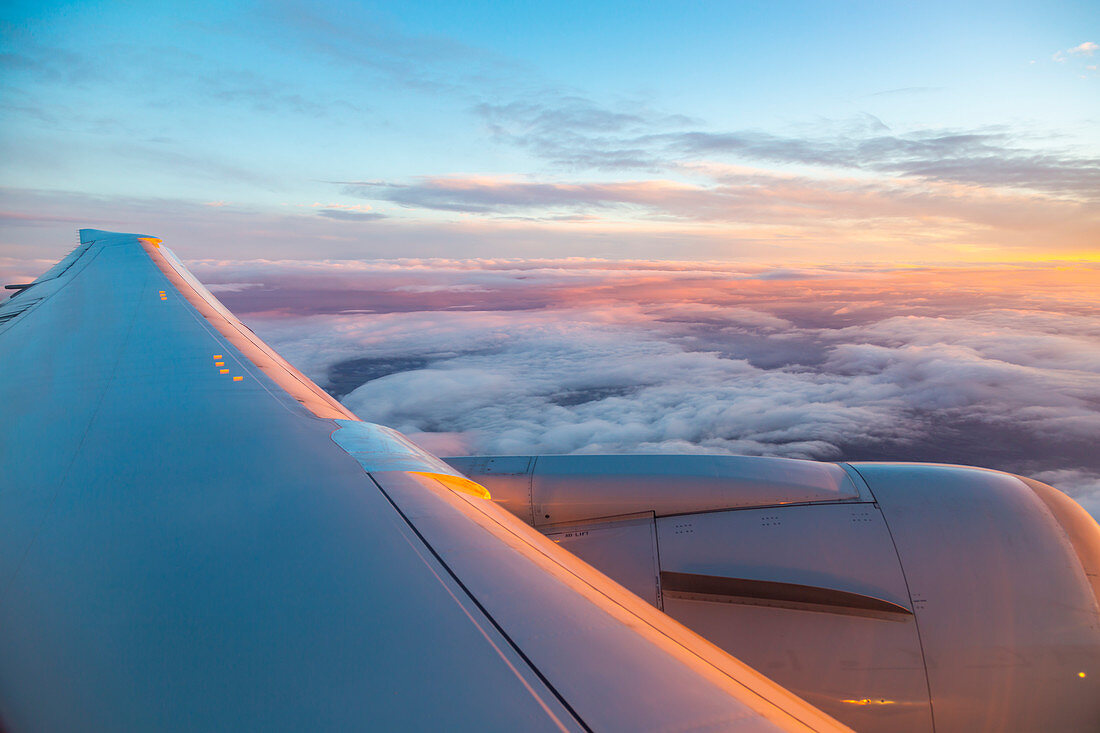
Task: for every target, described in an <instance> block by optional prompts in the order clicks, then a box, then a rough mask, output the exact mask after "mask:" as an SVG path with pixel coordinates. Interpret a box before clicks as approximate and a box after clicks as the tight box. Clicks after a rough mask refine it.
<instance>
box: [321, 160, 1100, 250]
mask: <svg viewBox="0 0 1100 733" xmlns="http://www.w3.org/2000/svg"><path fill="white" fill-rule="evenodd" d="M938 165H940V166H941V167H946V166H947V165H948V163H947V162H946V161H941V162H940V163H939V164H938ZM689 170H690V172H691V173H693V174H694V175H695V176H696V177H697V178H705V179H709V180H707V181H705V182H693V183H687V182H681V181H676V180H670V179H641V180H625V181H623V180H619V181H588V182H547V181H531V180H525V179H521V178H516V177H492V176H447V177H431V178H423V179H418V180H414V181H411V182H404V183H379V182H370V183H354V182H350V183H345V184H343V186H342V188H341V192H342V193H343V194H344V195H347V196H359V197H362V198H366V199H369V200H376V201H387V202H391V203H395V204H398V205H401V206H403V207H410V208H416V209H421V210H434V211H444V212H459V213H463V214H475V215H483V216H515V215H517V214H525V215H526V218H527V219H528V220H539V221H545V222H554V221H557V222H573V223H576V224H578V225H579V226H583V225H585V224H590V223H593V222H596V223H597V224H598V223H599V222H601V221H602V222H604V223H605V225H609V224H610V223H611V222H619V223H621V224H623V225H625V223H626V222H630V221H646V222H647V223H652V222H662V223H664V224H665V225H670V224H673V223H680V224H679V225H680V226H685V225H694V224H698V223H722V224H724V225H728V226H734V227H738V228H745V227H748V226H752V225H758V226H761V227H767V228H769V229H773V228H774V230H776V231H774V232H773V234H774V235H775V237H776V238H777V239H778V238H780V237H782V238H785V239H788V240H790V239H791V238H793V237H794V236H800V237H803V238H805V239H807V240H811V239H816V240H817V241H821V240H824V239H833V240H836V239H840V238H847V237H861V236H868V235H870V236H878V237H889V238H898V239H901V238H905V237H909V238H910V240H912V239H916V238H921V239H925V240H928V239H930V238H933V237H942V239H943V240H951V239H953V240H955V241H956V242H958V241H960V240H963V241H966V240H969V241H975V240H978V239H988V240H989V241H991V242H992V241H996V242H997V243H998V244H999V245H1000V246H1001V247H1005V246H1011V245H1012V243H1013V242H1021V243H1023V242H1028V243H1034V242H1035V241H1036V237H1037V236H1038V234H1039V233H1040V232H1041V233H1042V237H1043V239H1044V241H1046V242H1062V243H1066V242H1068V241H1073V242H1075V243H1076V244H1075V246H1083V247H1089V246H1091V245H1092V243H1094V242H1095V235H1096V232H1097V231H1100V217H1098V215H1097V213H1096V209H1095V207H1093V206H1090V205H1086V204H1084V203H1081V202H1077V201H1071V200H1064V199H1062V198H1059V197H1054V196H1040V195H1035V194H1024V193H1021V192H1013V191H996V190H989V189H985V188H980V187H976V186H960V185H958V184H950V183H927V184H921V185H916V184H914V183H912V182H907V181H904V180H900V181H899V180H867V179H863V178H854V177H853V178H841V177H817V178H810V177H806V176H795V175H790V174H775V173H769V172H766V171H760V170H754V169H746V168H743V167H732V166H721V165H717V164H706V165H699V166H693V167H691V168H690V169H689ZM1008 176H1009V174H1008V173H1007V172H1006V174H1005V177H1006V178H1007V177H1008ZM796 232H798V234H795V233H796Z"/></svg>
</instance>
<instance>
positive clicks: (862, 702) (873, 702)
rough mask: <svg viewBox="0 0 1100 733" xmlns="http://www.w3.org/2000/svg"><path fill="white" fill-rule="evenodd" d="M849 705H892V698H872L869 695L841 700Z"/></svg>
mask: <svg viewBox="0 0 1100 733" xmlns="http://www.w3.org/2000/svg"><path fill="white" fill-rule="evenodd" d="M841 702H846V703H848V704H849V705H894V704H895V701H894V700H872V699H871V698H869V697H865V698H862V699H860V700H841Z"/></svg>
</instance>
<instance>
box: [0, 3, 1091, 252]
mask: <svg viewBox="0 0 1100 733" xmlns="http://www.w3.org/2000/svg"><path fill="white" fill-rule="evenodd" d="M0 13H2V16H3V55H2V58H0V60H2V64H3V67H2V68H3V76H2V82H0V83H2V96H0V99H2V102H0V104H2V107H0V125H2V127H0V129H2V135H3V137H2V147H0V161H2V162H0V185H2V186H3V190H2V194H3V203H2V210H3V214H2V215H3V220H2V222H3V226H2V229H0V247H2V248H3V250H2V251H0V254H2V255H6V256H8V257H15V258H24V257H29V256H41V257H44V258H56V257H57V256H59V255H60V254H63V253H64V251H66V249H67V247H68V246H69V244H70V243H71V240H72V230H73V229H74V228H76V227H77V226H92V227H97V228H103V229H119V228H122V229H127V230H133V229H142V230H143V231H149V232H152V233H155V234H157V235H159V236H163V237H165V238H166V239H167V240H169V241H174V242H177V243H179V244H182V243H184V242H186V245H183V246H181V250H182V251H183V252H184V255H185V256H190V257H229V258H246V259H247V258H255V257H269V258H270V257H277V258H293V259H323V258H334V257H338V258H361V257H393V256H416V257H427V256H436V257H439V256H443V257H484V256H490V257H501V256H505V257H547V256H595V257H604V258H615V259H620V258H637V257H642V258H657V259H689V260H730V259H735V260H746V259H751V260H757V261H767V262H782V263H787V264H791V263H813V264H820V263H837V262H866V261H875V262H881V261H890V262H973V261H978V262H994V261H1020V260H1033V259H1051V258H1058V259H1082V258H1083V259H1094V260H1095V259H1097V258H1098V257H1100V246H1098V240H1100V214H1098V210H1097V203H1098V199H1100V135H1098V132H1097V130H1098V124H1100V123H1098V120H1100V74H1098V72H1097V64H1098V63H1100V50H1098V46H1097V43H1098V42H1100V14H1097V12H1096V6H1095V4H1094V3H1091V2H1066V3H1040V2H1030V3H1005V2H988V3H986V2H974V3H958V2H926V3H919V4H916V3H883V2H844V3H825V2H821V3H791V2H780V3H774V2H760V3H750V2H699V3H684V2H667V3H638V2H629V3H627V2H622V3H620V2H583V3H582V2H553V3H500V2H462V3H456V2H442V3H434V2H418V3H369V2H364V3H359V2H354V3H351V2H344V3H341V2H334V3H324V4H316V3H313V4H310V3H296V2H272V3H256V4H251V3H239V2H238V3H234V2H229V3H225V2H217V3H206V2H186V3H182V2H164V3H106V2H92V3H88V2H75V3H61V4H54V3H42V2H33V3H21V2H12V3H5V6H4V9H3V10H2V11H0Z"/></svg>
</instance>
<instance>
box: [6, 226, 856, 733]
mask: <svg viewBox="0 0 1100 733" xmlns="http://www.w3.org/2000/svg"><path fill="white" fill-rule="evenodd" d="M0 415H2V416H3V418H4V420H3V428H2V429H0V472H2V473H0V729H2V730H6V731H10V732H11V733H16V732H18V731H24V730H35V731H37V730H164V731H172V730H189V731H190V730H227V729H230V730H250V729H263V730H283V729H286V730H291V729H293V730H333V729H338V730H355V729H365V728H370V729H395V728H397V729H443V728H446V729H477V730H509V731H511V730H543V729H545V730H737V731H756V730H844V729H845V728H843V726H841V725H840V724H838V723H837V722H836V721H834V720H833V719H832V718H830V717H828V716H826V715H825V714H824V713H822V712H820V711H819V710H817V709H816V708H814V707H812V706H811V705H809V704H808V703H806V702H804V701H803V700H801V699H800V698H798V697H796V696H795V695H793V694H792V693H790V692H788V691H787V690H785V689H784V688H782V687H780V686H778V685H777V684H775V683H773V682H771V681H770V680H768V679H767V678H765V677H764V676H762V675H761V674H759V673H758V672H756V671H755V670H753V669H752V668H750V667H748V666H746V665H744V664H742V663H741V662H739V661H737V660H736V659H734V658H733V657H731V656H729V655H728V654H726V653H725V652H723V651H722V650H720V649H718V648H717V647H715V646H713V645H712V644H710V643H709V642H707V641H705V640H704V639H702V638H701V637H699V636H698V635H696V634H694V633H693V632H691V631H689V630H688V629H686V628H685V627H683V626H681V625H679V624H678V623H676V622H675V621H673V620H672V619H670V618H669V617H667V616H665V615H664V614H663V613H661V612H660V611H657V610H656V609H655V608H653V607H651V606H650V605H648V604H646V603H645V602H644V601H642V600H641V599H639V598H637V597H636V596H633V595H632V594H630V593H629V592H627V591H626V590H624V589H623V588H622V587H620V586H619V585H617V584H615V583H614V582H613V581H611V580H609V579H608V578H607V577H606V576H604V575H602V574H600V573H599V572H597V571H596V570H594V569H593V568H592V567H590V566H588V565H586V564H585V563H583V562H581V561H580V560H579V559H577V558H576V557H574V556H572V555H570V554H569V553H568V552H566V551H565V550H563V549H561V548H560V547H558V546H557V545H555V544H554V543H553V542H552V541H550V540H548V539H547V538H545V537H543V536H542V535H541V534H540V533H539V532H538V531H536V530H535V529H533V528H531V527H529V526H527V525H525V524H524V523H523V522H521V521H520V520H518V519H516V518H515V517H513V516H512V515H511V514H510V513H508V512H507V511H505V510H504V509H502V508H500V507H499V506H497V505H496V504H494V503H493V502H492V501H491V500H490V499H489V498H487V497H488V494H487V492H486V490H485V489H483V488H482V487H481V486H480V485H478V484H475V483H473V482H472V481H469V480H468V479H466V478H464V477H462V476H461V475H460V474H458V473H457V472H455V471H454V470H453V469H451V468H449V467H448V466H447V465H446V464H444V463H442V462H441V461H439V460H438V459H436V458H434V457H433V456H430V455H428V454H426V453H424V452H423V451H421V450H420V449H418V448H416V447H415V446H413V445H412V444H411V443H409V442H408V441H407V440H405V439H404V438H403V437H402V436H400V435H399V434H397V433H396V432H394V431H391V430H389V429H387V428H383V427H380V426H376V425H371V424H368V423H364V422H361V421H359V420H358V419H357V418H356V417H355V416H354V415H352V414H351V413H350V412H348V411H347V410H346V409H345V408H344V407H342V406H341V405H340V404H339V403H337V402H335V401H334V400H332V398H330V397H329V396H328V395H326V394H325V393H324V392H323V391H322V390H321V389H319V388H318V387H317V386H316V385H315V384H313V383H312V382H311V381H310V380H309V379H307V378H306V377H305V376H303V375H302V374H301V373H299V372H298V371H297V370H295V369H294V368H293V367H292V366H290V365H289V364H288V363H286V362H285V361H284V360H283V359H282V358H281V357H279V356H278V355H277V354H276V353H275V352H274V351H273V350H272V349H270V347H268V346H267V345H266V344H264V343H263V342H262V341H261V340H260V339H259V338H257V337H256V336H255V335H254V334H253V333H252V332H251V331H250V330H249V329H248V328H247V327H245V326H244V325H242V324H241V323H240V322H239V321H238V320H237V319H236V318H235V317H233V316H232V314H230V313H229V312H228V311H226V310H225V308H224V307H223V306H221V304H219V303H218V302H217V300H216V299H215V298H214V297H213V296H212V295H210V293H209V292H207V291H206V289H205V288H203V287H202V285H201V284H199V283H198V282H197V281H196V280H195V279H194V277H193V276H191V274H190V273H189V272H187V270H186V268H185V267H184V266H183V265H182V263H181V262H180V261H179V260H178V259H177V258H176V257H175V255H173V254H172V253H171V252H170V251H168V250H167V249H166V248H164V247H162V246H160V242H159V240H157V239H155V238H152V237H144V236H139V235H131V234H113V233H110V232H100V231H96V230H82V231H81V241H80V245H79V247H77V248H76V250H74V251H73V253H72V254H70V255H69V256H68V257H66V258H65V259H64V260H62V261H61V262H60V263H58V265H56V266H55V267H54V268H52V269H51V270H50V271H48V272H47V273H45V274H44V275H43V276H42V277H40V278H39V279H38V280H36V281H35V282H34V283H33V284H31V285H29V286H21V287H20V289H19V290H18V292H17V293H16V295H15V296H13V297H12V298H11V299H10V300H7V301H5V302H4V303H3V304H2V305H0Z"/></svg>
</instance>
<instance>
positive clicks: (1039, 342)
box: [196, 258, 1100, 508]
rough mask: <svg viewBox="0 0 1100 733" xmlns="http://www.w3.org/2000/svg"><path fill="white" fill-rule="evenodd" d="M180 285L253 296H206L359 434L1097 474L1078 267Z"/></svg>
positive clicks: (712, 269) (459, 275) (1097, 278)
mask: <svg viewBox="0 0 1100 733" xmlns="http://www.w3.org/2000/svg"><path fill="white" fill-rule="evenodd" d="M196 270H197V271H198V272H200V276H201V277H203V278H204V279H207V280H225V281H226V282H229V283H240V282H263V283H264V284H265V285H264V287H262V288H249V289H242V290H237V291H234V292H226V293H224V296H223V297H224V299H225V300H226V302H227V304H228V305H229V306H230V307H231V308H233V309H234V310H235V311H237V312H239V313H242V314H244V317H245V319H246V321H247V322H248V323H249V324H250V325H251V326H252V327H253V328H255V329H256V331H257V333H259V334H260V335H261V336H262V337H264V338H265V339H268V340H269V341H271V342H272V344H273V345H274V346H275V347H276V348H277V349H279V350H280V351H281V352H282V353H284V354H285V355H286V356H287V357H288V358H289V359H290V360H291V361H292V362H293V363H295V364H296V365H298V366H299V367H300V368H302V369H303V370H304V371H306V373H307V374H309V375H310V376H311V377H313V378H314V379H315V380H316V381H318V383H320V384H322V385H326V384H327V385H329V386H330V388H332V389H333V390H335V391H336V394H337V395H338V396H340V397H341V399H342V400H343V401H344V402H345V403H346V404H347V405H348V406H349V407H350V408H351V409H352V410H353V411H355V412H356V413H357V414H359V415H360V416H361V417H363V418H364V419H367V420H372V421H376V422H381V423H385V424H389V425H393V426H394V427H396V428H398V429H400V430H402V431H403V432H406V433H409V434H410V435H411V436H412V437H413V438H414V439H416V440H419V441H421V442H422V443H423V444H425V445H427V446H429V447H432V449H433V450H437V451H438V450H442V451H443V452H445V453H459V452H463V453H474V454H477V453H572V452H654V451H657V452H661V451H675V452H705V453H734V454H742V455H782V456H790V457H802V458H813V459H826V460H838V459H845V458H848V459H871V460H879V459H881V460H926V461H937V462H949V463H967V464H977V465H982V466H988V467H993V468H1000V469H1003V470H1009V471H1013V472H1018V473H1025V474H1032V475H1039V476H1040V478H1041V480H1042V477H1048V480H1049V481H1050V482H1051V483H1053V484H1054V485H1056V486H1059V487H1060V488H1063V489H1065V490H1067V491H1069V492H1070V493H1072V494H1074V495H1076V496H1081V497H1083V500H1086V503H1088V501H1093V500H1092V499H1088V497H1089V496H1092V495H1093V494H1094V493H1095V487H1094V483H1095V482H1094V478H1090V477H1095V476H1096V475H1100V458H1098V457H1097V456H1096V455H1095V451H1094V449H1093V443H1094V438H1095V435H1097V434H1100V388H1098V385H1100V318H1098V317H1097V310H1096V306H1097V295H1096V293H1097V292H1100V289H1098V285H1100V270H1098V269H1097V268H1096V267H1095V266H1088V265H1082V264H1076V265H1073V264H1066V265H1035V264H1031V265H1007V264H1006V265H998V266H990V267H981V268H977V267H956V268H929V267H906V266H889V267H881V266H880V267H864V268H838V267H817V268H802V269H792V268H770V267H766V266H761V265H737V264H732V263H686V262H679V263H663V262H647V261H642V260H636V261H631V262H625V263H616V262H608V261H599V260H591V259H584V258H574V259H568V260H540V261H521V260H484V261H462V260H450V261H442V260H440V261H424V260H408V261H389V262H378V263H365V262H359V263H346V264H340V263H290V262H288V263H283V264H274V263H251V264H250V263H236V264H228V265H223V266H212V265H204V264H201V263H199V264H198V265H197V267H196ZM275 303H277V304H280V309H279V311H280V312H278V313H276V312H275V310H273V309H272V308H271V305H272V304H275ZM248 313H251V314H252V315H248ZM311 314H312V315H311ZM1052 472H1061V473H1052ZM1090 482H1092V483H1090ZM1090 487H1093V488H1090ZM1090 508H1093V507H1092V505H1090Z"/></svg>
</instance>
